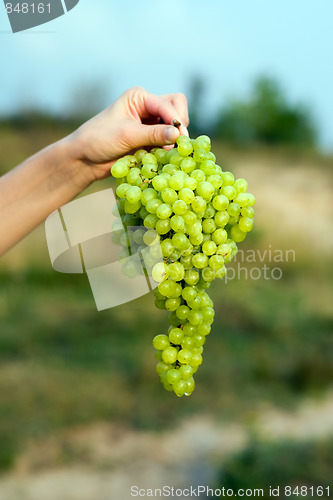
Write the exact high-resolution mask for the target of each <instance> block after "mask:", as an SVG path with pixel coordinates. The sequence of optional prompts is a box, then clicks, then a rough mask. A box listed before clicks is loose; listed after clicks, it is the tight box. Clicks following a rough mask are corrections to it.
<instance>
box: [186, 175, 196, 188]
mask: <svg viewBox="0 0 333 500" xmlns="http://www.w3.org/2000/svg"><path fill="white" fill-rule="evenodd" d="M197 185H198V183H197V181H196V180H195V179H194V178H193V177H186V179H185V180H184V189H190V190H191V191H194V190H195V189H196V187H197Z"/></svg>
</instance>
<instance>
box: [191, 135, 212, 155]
mask: <svg viewBox="0 0 333 500" xmlns="http://www.w3.org/2000/svg"><path fill="white" fill-rule="evenodd" d="M210 144H211V143H210V138H209V137H208V135H199V137H197V138H196V139H195V141H194V149H195V150H197V149H203V150H204V151H206V153H208V152H209V151H210Z"/></svg>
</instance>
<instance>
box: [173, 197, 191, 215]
mask: <svg viewBox="0 0 333 500" xmlns="http://www.w3.org/2000/svg"><path fill="white" fill-rule="evenodd" d="M172 210H173V212H174V213H175V214H176V215H183V214H184V213H185V212H186V210H187V205H186V203H185V201H183V200H182V199H179V200H176V201H175V202H174V204H173V205H172Z"/></svg>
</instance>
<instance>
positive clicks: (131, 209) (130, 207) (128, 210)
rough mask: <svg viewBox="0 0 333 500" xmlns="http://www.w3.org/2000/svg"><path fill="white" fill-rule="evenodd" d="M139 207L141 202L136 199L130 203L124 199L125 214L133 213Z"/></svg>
mask: <svg viewBox="0 0 333 500" xmlns="http://www.w3.org/2000/svg"><path fill="white" fill-rule="evenodd" d="M140 208H141V202H140V201H136V202H135V203H131V202H129V201H128V200H126V201H125V212H126V213H127V214H135V212H137V211H138V210H139V209H140Z"/></svg>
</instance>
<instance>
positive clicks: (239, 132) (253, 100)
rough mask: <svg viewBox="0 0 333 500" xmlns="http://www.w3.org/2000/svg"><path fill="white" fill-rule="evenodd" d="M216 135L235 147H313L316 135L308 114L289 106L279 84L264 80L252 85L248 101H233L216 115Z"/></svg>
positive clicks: (295, 106) (271, 80) (297, 107)
mask: <svg viewBox="0 0 333 500" xmlns="http://www.w3.org/2000/svg"><path fill="white" fill-rule="evenodd" d="M217 134H218V135H219V136H220V137H222V138H223V139H225V140H228V141H230V142H234V143H237V144H250V143H256V142H260V143H267V144H294V145H300V146H303V145H307V146H314V145H316V143H317V132H316V128H315V125H314V123H313V120H312V117H311V114H310V112H309V111H308V110H307V109H306V108H305V107H304V106H302V105H298V104H289V103H288V101H287V100H286V98H285V96H284V94H283V92H282V90H281V88H280V86H279V84H278V83H277V82H276V81H275V80H273V79H271V78H267V77H260V78H259V79H257V80H256V81H255V83H254V86H253V89H252V93H251V96H250V98H249V100H247V101H233V102H231V103H230V104H227V105H226V106H225V107H224V108H223V109H222V110H221V111H220V113H219V115H218V120H217Z"/></svg>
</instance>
